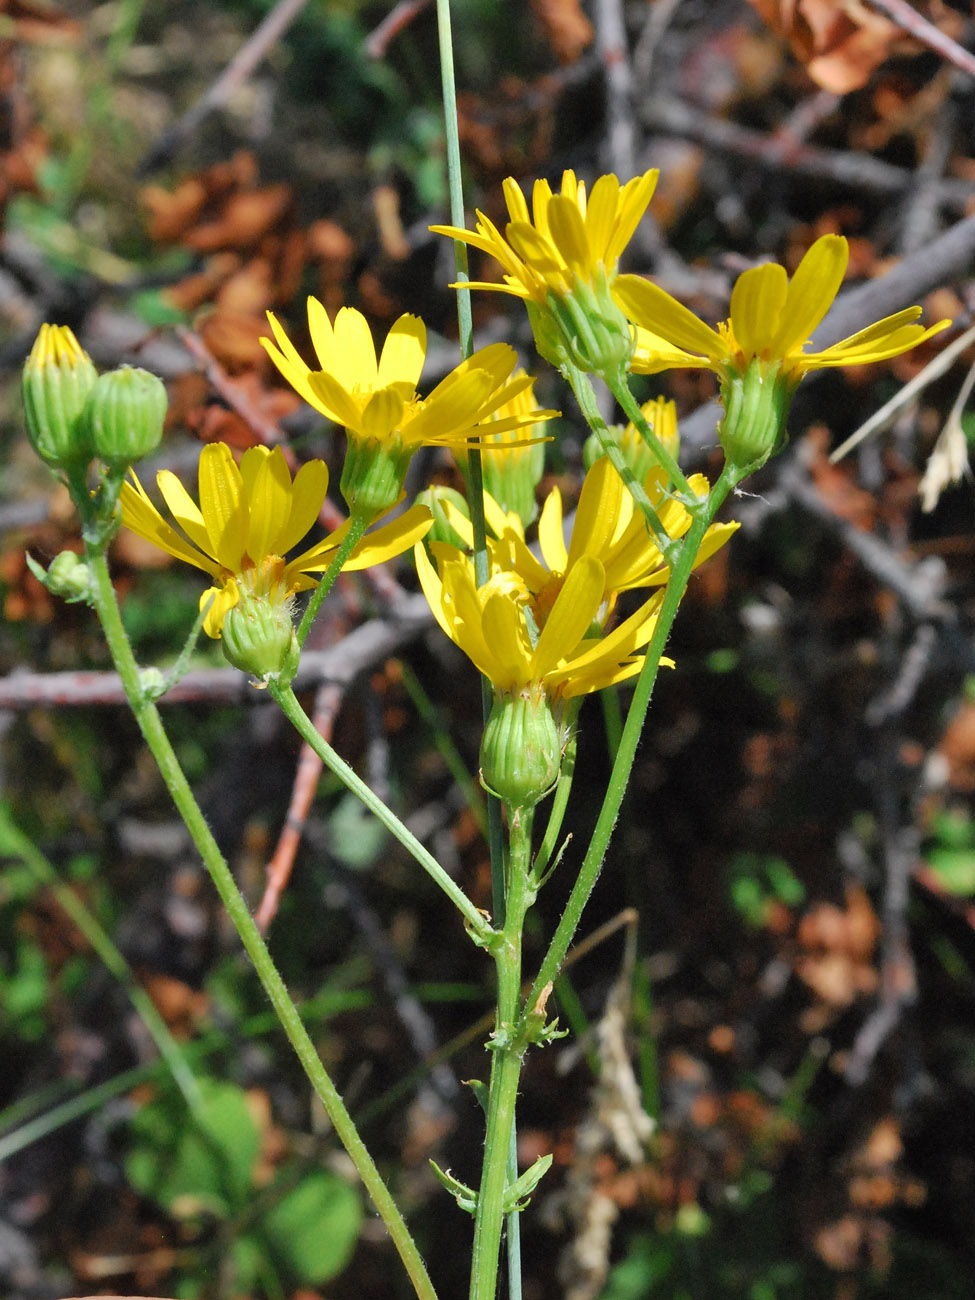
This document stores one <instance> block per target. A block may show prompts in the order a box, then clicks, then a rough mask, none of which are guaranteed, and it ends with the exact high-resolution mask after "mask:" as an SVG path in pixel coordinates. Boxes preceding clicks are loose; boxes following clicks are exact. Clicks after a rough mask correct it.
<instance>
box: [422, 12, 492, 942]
mask: <svg viewBox="0 0 975 1300" xmlns="http://www.w3.org/2000/svg"><path fill="white" fill-rule="evenodd" d="M437 34H438V37H439V41H440V79H441V85H442V92H443V109H444V135H445V138H446V145H447V189H448V192H449V195H450V222H451V225H454V226H457V227H458V229H463V228H464V227H465V226H466V224H467V217H466V215H465V213H464V184H463V177H462V175H461V162H460V133H459V131H458V128H457V87H456V84H455V77H454V46H453V40H452V37H451V24H450V0H437ZM453 244H454V267H455V270H456V283H457V325H458V330H459V337H460V355H461V359H462V360H464V361H466V360H467V358H468V357H469V356H471V354H472V353H473V351H474V318H473V313H472V311H471V291H470V289H467V288H465V287H464V286H465V285H466V283H467V281H468V280H469V279H470V276H469V274H468V261H467V245H466V244H465V243H464V242H463V240H460V239H455V240H454V241H453ZM467 465H468V474H469V477H470V493H469V497H470V510H471V526H472V528H473V530H474V577H475V580H476V582H477V585H478V586H479V587H481V586H483V585H484V583H485V582H487V580H488V557H487V534H486V529H485V525H484V478H483V475H482V474H481V453H480V451H479V450H478V448H477V446H476V445H474V444H473V443H472V444H471V445H469V446H468V450H467ZM492 700H493V693H492V690H491V684H490V682H488V681H487V679H486V678H482V680H481V711H482V713H483V715H484V721H485V723H486V722H487V719H488V716H489V714H490V712H491V704H492ZM487 819H488V834H487V839H488V848H489V849H490V853H491V903H492V907H493V909H494V918H495V923H496V924H497V925H499V926H500V925H502V924H503V923H504V832H503V828H502V825H501V804H500V802H499V801H498V800H497V799H496V798H495V797H494V795H492V794H490V793H489V794H488V796H487Z"/></svg>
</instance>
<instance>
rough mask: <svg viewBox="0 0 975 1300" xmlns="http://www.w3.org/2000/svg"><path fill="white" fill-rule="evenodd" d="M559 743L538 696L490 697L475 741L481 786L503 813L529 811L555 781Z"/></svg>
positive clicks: (544, 703) (545, 704)
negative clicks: (506, 809)
mask: <svg viewBox="0 0 975 1300" xmlns="http://www.w3.org/2000/svg"><path fill="white" fill-rule="evenodd" d="M561 767H562V740H561V737H560V735H559V729H558V726H557V725H556V722H555V719H554V718H553V716H552V711H551V708H550V707H549V703H548V700H547V699H546V698H545V696H544V694H540V695H539V696H537V697H535V698H532V697H530V696H528V695H496V696H495V697H494V705H493V707H492V709H491V714H490V716H489V718H488V720H487V723H486V725H485V727H484V735H483V737H482V739H481V781H482V783H483V784H484V786H485V788H486V789H488V790H490V791H491V792H492V793H493V794H496V795H497V796H498V798H499V799H502V800H503V801H504V802H505V803H506V804H507V805H508V807H509V809H517V808H534V806H535V804H537V803H538V802H539V801H540V800H542V799H544V798H545V796H546V795H547V794H548V792H549V791H550V790H551V789H552V787H553V786H554V785H555V783H556V781H558V779H559V772H560V770H561Z"/></svg>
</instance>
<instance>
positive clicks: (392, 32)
mask: <svg viewBox="0 0 975 1300" xmlns="http://www.w3.org/2000/svg"><path fill="white" fill-rule="evenodd" d="M429 3H430V0H399V4H397V5H394V6H393V8H392V9H391V10H390V11H389V13H388V14H387V15H386V17H385V18H384V19H383V20H382V22H381V23H380V24H379V26H378V27H376V28H374V29H373V31H371V32H370V33H369V35H368V36H367V37H366V40H365V44H364V46H363V48H364V49H365V52H366V54H367V55H368V56H369V58H370V59H381V58H383V57H384V56H385V54H386V47H387V46H388V45H389V42H390V41H391V40H392V39H393V37H394V36H398V35H399V34H400V32H401V31H402V30H403V28H404V27H408V26H409V24H410V23H411V22H412V21H413V19H414V18H415V17H416V16H417V14H419V13H422V12H423V10H424V9H426V7H427V5H428V4H429Z"/></svg>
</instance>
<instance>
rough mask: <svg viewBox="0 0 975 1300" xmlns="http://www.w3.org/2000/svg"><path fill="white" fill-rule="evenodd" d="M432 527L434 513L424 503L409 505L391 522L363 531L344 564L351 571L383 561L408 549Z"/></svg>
mask: <svg viewBox="0 0 975 1300" xmlns="http://www.w3.org/2000/svg"><path fill="white" fill-rule="evenodd" d="M432 527H433V515H431V513H430V511H429V510H428V509H427V508H426V506H411V507H410V508H409V510H404V511H403V513H402V514H401V515H399V516H398V517H397V518H396V519H394V520H392V521H391V522H390V523H388V524H383V525H382V527H381V528H376V529H374V530H373V531H372V532H371V533H366V535H365V537H363V539H362V541H361V542H359V543H358V545H357V546H356V547H355V548H354V549H353V551H352V555H351V557H350V558H349V559H348V560H347V561H346V563H345V567H346V569H349V570H353V571H354V570H356V569H368V568H371V567H372V565H374V564H383V563H385V561H386V560H391V559H393V558H394V557H395V556H397V555H402V554H403V552H404V551H408V550H409V549H410V547H411V546H413V545H414V544H415V543H416V542H419V541H420V539H421V538H423V537H426V535H427V533H428V532H429V531H430V529H431V528H432Z"/></svg>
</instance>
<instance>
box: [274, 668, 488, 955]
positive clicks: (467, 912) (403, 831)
mask: <svg viewBox="0 0 975 1300" xmlns="http://www.w3.org/2000/svg"><path fill="white" fill-rule="evenodd" d="M268 690H269V692H270V693H271V695H272V697H273V698H274V700H275V702H276V703H277V704H278V706H279V707H280V709H281V711H282V712H283V713H284V715H285V717H286V718H287V719H288V721H289V722H290V723H291V725H292V726H293V727H294V728H295V730H296V731H297V732H298V734H299V735H300V736H301V738H302V740H304V741H305V743H306V744H308V745H309V746H310V747H311V748H312V749H313V750H314V751H315V753H316V754H317V755H318V757H319V758H320V759H321V760H322V762H323V763H324V764H325V766H326V767H327V768H328V769H329V771H331V772H334V773H335V775H336V776H337V777H338V778H339V780H340V781H341V782H342V784H343V785H344V786H345V787H346V788H347V789H348V790H351V791H352V793H353V794H354V795H355V796H356V797H357V798H358V799H361V800H362V802H363V803H364V804H365V806H366V807H367V808H368V809H369V811H370V812H371V813H372V814H373V816H375V817H376V818H377V819H378V820H379V821H380V822H381V823H382V824H383V826H385V827H386V829H387V830H388V831H389V833H390V834H391V835H392V836H394V837H395V838H396V839H397V840H398V841H399V842H400V844H402V845H403V847H404V848H405V849H406V850H407V851H408V852H409V853H411V854H412V855H413V857H414V858H415V859H416V861H417V862H418V863H419V864H420V866H421V867H422V868H423V870H424V871H425V872H426V873H427V875H429V876H430V877H432V879H433V880H435V881H436V883H437V884H438V885H439V886H440V888H441V889H442V890H443V892H444V893H445V894H446V895H447V897H448V898H449V899H450V901H451V902H452V903H453V904H454V906H455V907H456V908H457V910H458V911H459V912H460V914H461V915H462V916H463V918H464V920H465V922H466V923H467V928H468V930H469V932H470V933H471V935H472V937H473V939H474V941H475V942H476V943H480V944H485V945H486V944H487V943H489V942H490V940H491V939H492V937H493V934H494V932H493V930H492V929H491V927H490V926H489V925H488V923H487V922H486V921H485V919H484V917H483V915H482V914H481V913H480V912H479V911H478V909H477V908H476V907H475V906H474V904H473V903H472V902H471V900H470V899H469V898H468V897H467V895H466V894H465V893H464V891H463V890H462V889H461V888H460V886H459V885H457V884H456V883H455V882H454V881H453V880H451V878H450V876H448V875H447V873H446V871H444V869H443V867H442V866H441V865H440V863H439V862H438V861H437V859H436V858H435V857H434V856H433V854H432V853H430V852H429V850H427V849H426V848H424V846H423V845H422V844H421V843H420V841H419V840H418V839H417V838H416V836H415V835H414V834H413V832H412V831H410V830H408V829H407V827H405V826H404V825H403V823H402V822H401V821H400V819H399V818H398V817H397V816H396V814H395V813H394V812H392V811H391V809H389V808H387V807H386V805H385V804H384V803H383V801H382V800H381V799H380V798H379V796H378V795H377V794H376V793H375V792H374V791H373V790H370V789H369V787H368V786H367V785H366V783H365V781H363V780H362V778H361V777H360V776H357V775H356V773H355V772H354V771H353V770H352V768H351V767H349V765H348V763H346V762H345V760H344V759H342V758H340V757H339V755H338V754H337V753H336V752H335V750H334V749H333V748H332V746H331V745H330V744H329V743H328V741H327V740H326V739H325V737H324V736H322V735H321V734H320V733H319V732H318V731H317V730H316V728H315V725H314V723H313V722H312V720H311V718H309V716H308V714H307V713H306V712H305V710H304V709H303V708H302V707H301V705H300V704H299V702H298V699H297V696H296V695H295V693H294V691H293V690H292V689H291V687H290V686H282V685H281V684H280V683H278V682H269V683H268Z"/></svg>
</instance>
